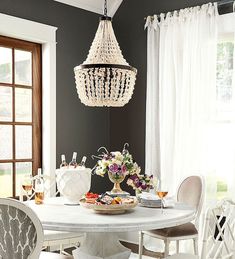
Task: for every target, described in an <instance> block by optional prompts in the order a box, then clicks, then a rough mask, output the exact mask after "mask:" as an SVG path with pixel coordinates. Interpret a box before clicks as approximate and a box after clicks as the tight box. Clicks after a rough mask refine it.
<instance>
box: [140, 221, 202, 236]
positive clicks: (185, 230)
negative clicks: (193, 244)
mask: <svg viewBox="0 0 235 259" xmlns="http://www.w3.org/2000/svg"><path fill="white" fill-rule="evenodd" d="M144 233H146V234H148V233H149V234H152V235H158V236H162V237H180V236H191V235H196V234H198V231H197V229H196V227H195V226H194V224H193V223H191V222H189V223H186V224H183V225H179V226H176V227H171V228H163V229H154V230H149V231H144Z"/></svg>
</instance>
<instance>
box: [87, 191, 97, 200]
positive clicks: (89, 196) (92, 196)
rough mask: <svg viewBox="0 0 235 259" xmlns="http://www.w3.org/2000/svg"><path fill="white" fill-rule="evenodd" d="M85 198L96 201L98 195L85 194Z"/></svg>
mask: <svg viewBox="0 0 235 259" xmlns="http://www.w3.org/2000/svg"><path fill="white" fill-rule="evenodd" d="M85 197H86V198H88V199H90V198H95V199H97V198H98V197H99V194H98V193H93V192H87V193H86V194H85Z"/></svg>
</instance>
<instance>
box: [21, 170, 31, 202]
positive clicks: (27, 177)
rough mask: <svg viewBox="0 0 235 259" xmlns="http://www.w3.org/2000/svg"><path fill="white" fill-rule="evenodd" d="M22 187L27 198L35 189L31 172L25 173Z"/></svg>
mask: <svg viewBox="0 0 235 259" xmlns="http://www.w3.org/2000/svg"><path fill="white" fill-rule="evenodd" d="M21 186H22V189H23V190H24V191H25V193H26V195H27V198H29V195H30V193H31V192H32V189H33V176H32V175H31V174H25V175H24V176H23V178H22V180H21Z"/></svg>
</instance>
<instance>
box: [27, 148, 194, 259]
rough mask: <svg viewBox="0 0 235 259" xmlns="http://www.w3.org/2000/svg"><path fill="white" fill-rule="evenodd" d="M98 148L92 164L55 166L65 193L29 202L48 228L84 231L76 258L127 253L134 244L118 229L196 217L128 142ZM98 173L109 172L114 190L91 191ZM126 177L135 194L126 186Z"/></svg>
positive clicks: (122, 258) (122, 257) (119, 258)
mask: <svg viewBox="0 0 235 259" xmlns="http://www.w3.org/2000/svg"><path fill="white" fill-rule="evenodd" d="M101 151H102V152H101ZM98 152H101V153H99V154H98V155H96V156H92V157H93V158H94V159H95V158H96V159H97V162H96V165H95V166H94V168H93V169H89V168H86V167H85V166H83V167H82V168H68V167H67V166H65V167H63V168H60V169H57V170H56V181H57V186H58V190H59V191H60V193H61V197H53V198H46V199H45V200H44V202H43V204H42V205H37V204H35V203H34V202H30V203H29V206H30V207H31V208H32V209H33V210H34V211H35V212H36V214H37V215H38V217H39V219H40V220H41V222H42V225H43V227H44V229H48V230H57V231H71V232H73V231H74V232H84V233H85V238H84V241H83V242H82V244H81V246H80V247H79V248H77V249H75V250H73V256H74V258H75V259H111V258H112V259H128V258H130V255H131V250H130V249H127V248H126V247H124V246H123V245H122V244H121V243H120V242H119V236H118V233H120V232H132V231H142V230H151V229H156V228H164V227H169V226H175V225H176V224H183V223H185V222H189V221H191V220H192V219H193V218H194V209H192V208H190V207H187V206H186V207H180V206H178V205H177V204H174V203H173V200H172V199H170V198H167V199H166V198H165V197H164V195H166V194H167V189H164V190H163V189H162V188H163V184H161V188H160V186H158V184H156V183H158V182H159V181H156V179H155V178H154V177H153V176H152V175H145V174H141V169H140V167H139V166H138V164H137V163H136V162H134V159H133V157H132V155H131V154H130V153H129V151H128V150H127V144H125V145H124V148H123V150H122V151H121V152H120V151H115V152H109V151H108V150H107V149H106V148H104V147H102V148H100V149H99V150H98ZM93 174H97V175H99V176H101V177H104V176H105V175H108V177H109V179H110V180H111V181H112V182H113V184H114V186H113V188H112V190H107V191H104V193H101V194H98V193H92V192H91V191H90V186H91V177H92V175H93ZM124 180H126V182H127V184H128V185H129V186H131V187H132V188H133V189H134V190H135V193H136V196H132V195H130V193H128V192H125V191H123V190H122V188H121V185H120V184H121V182H123V181H124ZM78 182H79V188H78ZM80 186H81V187H80ZM154 187H155V188H157V189H159V192H160V193H158V192H155V190H154ZM162 192H164V193H163V194H164V195H161V194H162ZM164 207H167V209H165V208H164ZM101 247H102V248H103V249H100V248H101Z"/></svg>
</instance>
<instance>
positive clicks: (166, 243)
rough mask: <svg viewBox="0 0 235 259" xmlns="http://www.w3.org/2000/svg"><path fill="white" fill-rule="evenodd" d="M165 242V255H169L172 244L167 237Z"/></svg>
mask: <svg viewBox="0 0 235 259" xmlns="http://www.w3.org/2000/svg"><path fill="white" fill-rule="evenodd" d="M164 243H165V252H164V257H167V256H168V255H169V246H170V241H169V240H168V239H166V240H165V241H164Z"/></svg>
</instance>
